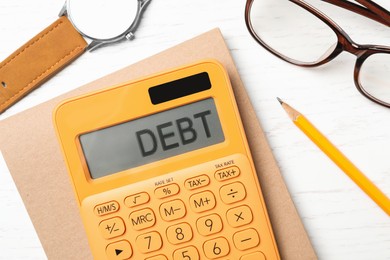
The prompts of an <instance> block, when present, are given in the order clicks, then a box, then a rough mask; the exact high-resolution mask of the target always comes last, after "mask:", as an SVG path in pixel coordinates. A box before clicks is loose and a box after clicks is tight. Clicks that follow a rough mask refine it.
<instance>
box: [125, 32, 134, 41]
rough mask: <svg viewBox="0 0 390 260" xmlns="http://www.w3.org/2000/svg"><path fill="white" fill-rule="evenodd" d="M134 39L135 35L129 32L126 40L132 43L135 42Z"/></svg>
mask: <svg viewBox="0 0 390 260" xmlns="http://www.w3.org/2000/svg"><path fill="white" fill-rule="evenodd" d="M134 38H135V35H134V33H132V32H129V33H128V34H126V39H127V40H129V41H131V40H133V39H134Z"/></svg>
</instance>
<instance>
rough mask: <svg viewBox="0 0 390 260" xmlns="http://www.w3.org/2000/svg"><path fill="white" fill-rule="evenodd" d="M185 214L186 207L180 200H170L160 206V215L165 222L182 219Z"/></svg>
mask: <svg viewBox="0 0 390 260" xmlns="http://www.w3.org/2000/svg"><path fill="white" fill-rule="evenodd" d="M185 214H186V207H185V206H184V203H183V201H181V200H172V201H169V202H166V203H163V204H161V206H160V215H161V218H162V219H163V220H165V221H172V220H176V219H179V218H182V217H184V216H185Z"/></svg>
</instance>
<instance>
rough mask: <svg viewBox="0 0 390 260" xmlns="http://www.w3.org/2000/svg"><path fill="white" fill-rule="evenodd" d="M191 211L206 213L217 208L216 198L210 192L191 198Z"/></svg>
mask: <svg viewBox="0 0 390 260" xmlns="http://www.w3.org/2000/svg"><path fill="white" fill-rule="evenodd" d="M190 206H191V209H192V210H193V211H195V212H198V213H199V212H204V211H207V210H210V209H213V208H214V207H215V197H214V194H213V193H211V192H210V191H205V192H201V193H198V194H195V195H192V196H191V197H190Z"/></svg>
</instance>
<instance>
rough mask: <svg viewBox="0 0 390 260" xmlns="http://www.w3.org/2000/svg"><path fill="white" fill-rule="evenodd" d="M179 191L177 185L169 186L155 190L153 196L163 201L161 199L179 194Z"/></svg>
mask: <svg viewBox="0 0 390 260" xmlns="http://www.w3.org/2000/svg"><path fill="white" fill-rule="evenodd" d="M179 191H180V188H179V186H178V185H177V184H170V185H167V186H164V187H160V188H157V189H155V191H154V195H155V196H156V197H157V198H159V199H163V198H167V197H170V196H173V195H176V194H178V193H179Z"/></svg>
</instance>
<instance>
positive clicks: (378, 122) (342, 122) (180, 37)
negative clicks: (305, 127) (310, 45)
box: [0, 0, 390, 260]
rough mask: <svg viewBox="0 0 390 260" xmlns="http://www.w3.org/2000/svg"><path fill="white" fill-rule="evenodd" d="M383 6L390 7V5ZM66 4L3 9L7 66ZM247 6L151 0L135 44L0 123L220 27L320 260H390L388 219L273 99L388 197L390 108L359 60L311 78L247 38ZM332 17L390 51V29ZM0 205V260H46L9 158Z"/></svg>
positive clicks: (82, 61) (72, 72)
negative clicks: (356, 75)
mask: <svg viewBox="0 0 390 260" xmlns="http://www.w3.org/2000/svg"><path fill="white" fill-rule="evenodd" d="M317 2H318V1H317ZM377 2H378V3H381V4H383V5H384V6H386V7H388V8H389V7H390V3H389V0H380V1H379V0H378V1H377ZM62 4H63V1H62V0H35V1H31V0H2V1H0V60H3V59H4V58H6V57H7V56H8V55H9V54H10V53H11V52H13V51H14V50H15V49H16V48H17V47H19V46H21V45H22V44H23V43H24V42H26V41H27V40H28V39H30V38H31V37H32V36H34V35H35V34H36V33H38V32H40V31H41V30H42V29H43V28H44V27H46V26H47V25H49V24H50V23H51V22H53V21H54V20H55V19H56V14H57V13H58V12H59V10H60V8H61V7H62ZM244 6H245V1H244V0H241V1H233V0H228V1H227V0H213V1H210V0H198V1H189V0H187V1H183V0H153V1H152V3H151V4H150V6H149V7H148V9H147V11H146V13H145V14H144V19H143V20H142V22H141V26H140V28H139V30H138V31H137V33H136V40H134V41H132V42H123V43H120V44H116V45H114V46H111V47H106V48H102V49H99V50H98V51H96V52H93V53H86V54H84V55H83V56H82V57H80V58H79V59H78V60H77V61H75V62H74V63H72V64H71V65H70V66H69V67H67V68H66V69H65V70H63V71H62V72H61V73H59V74H58V75H56V76H55V77H54V78H53V79H51V80H50V81H48V82H47V83H45V84H44V85H43V86H42V87H40V88H39V89H38V90H36V91H34V92H33V93H31V94H30V95H28V97H26V98H24V99H23V100H22V101H21V102H19V103H18V104H17V105H15V106H14V107H12V108H11V109H9V110H8V111H7V112H6V113H4V114H2V115H1V116H0V120H3V119H5V118H7V117H9V116H12V115H14V114H16V113H19V112H21V111H23V110H25V109H27V108H30V107H33V106H35V105H37V104H40V103H42V102H44V101H46V100H49V99H51V98H53V97H55V96H58V95H60V94H61V93H64V92H67V91H70V90H72V89H74V88H76V87H78V86H81V85H83V84H85V83H88V82H90V81H92V80H95V79H97V78H100V77H102V76H104V75H106V74H108V73H110V72H113V71H115V70H118V69H120V68H122V67H125V66H127V65H130V64H132V63H135V62H136V61H139V60H141V59H144V58H146V57H148V56H150V55H152V54H155V53H158V52H160V51H162V50H164V49H166V48H169V47H172V46H174V45H176V44H178V43H180V42H182V41H184V40H187V39H190V38H192V37H194V36H196V35H198V34H201V33H203V32H205V31H208V30H210V29H212V28H214V27H220V28H221V30H222V33H223V34H224V37H225V39H226V41H227V44H228V47H229V48H230V50H231V53H232V55H233V58H234V60H235V62H236V65H237V67H238V70H239V72H240V75H241V77H242V80H243V82H244V84H245V86H246V88H247V90H248V92H249V93H250V96H251V99H252V102H253V105H254V106H255V109H256V112H257V115H258V117H259V120H260V121H261V124H262V126H263V128H264V130H265V133H266V135H267V138H268V140H269V142H270V145H271V147H272V150H273V152H274V154H275V157H276V159H277V161H278V164H279V166H280V168H281V171H282V174H283V176H284V179H285V181H286V183H287V186H288V188H289V190H290V192H291V195H292V197H293V200H294V202H295V205H296V207H297V209H298V211H299V213H300V216H301V217H302V220H303V223H304V225H305V227H306V229H307V232H308V234H309V236H310V239H311V241H312V243H313V245H314V248H315V250H316V252H317V253H318V256H319V257H320V259H332V260H333V259H342V260H344V259H354V260H356V259H390V218H389V216H387V215H386V214H385V213H384V212H383V211H382V210H381V209H380V208H379V207H378V206H377V205H376V204H375V203H374V202H373V201H372V200H371V199H369V198H368V197H367V196H366V195H365V194H364V193H363V192H362V191H361V190H360V189H359V188H358V187H357V186H356V185H355V184H354V183H353V182H352V181H351V180H350V179H348V178H347V177H346V176H345V174H344V173H343V172H342V171H341V170H340V169H338V168H337V167H336V166H335V165H334V164H333V162H331V161H330V160H329V159H328V158H327V157H326V156H325V155H324V154H323V153H322V152H321V151H320V150H319V149H318V148H317V147H316V146H315V145H314V144H313V143H311V142H310V141H309V140H308V139H307V137H306V136H304V135H303V134H302V133H301V132H300V131H299V130H298V129H297V128H296V127H295V126H294V125H293V124H292V123H291V121H290V120H289V118H288V117H287V116H286V114H285V112H284V111H283V110H282V108H281V107H280V105H279V103H278V102H277V101H276V97H277V96H279V97H281V98H283V99H284V100H285V101H287V102H289V103H290V105H292V106H294V107H295V108H297V109H298V110H300V111H301V112H302V113H304V114H305V115H306V117H308V118H309V119H310V120H311V121H312V122H313V124H315V125H316V126H317V127H318V128H319V129H320V130H321V131H322V132H323V133H324V134H325V135H326V136H328V138H329V139H330V140H331V141H332V142H333V143H334V144H335V145H337V146H338V148H339V149H340V150H342V151H343V152H344V153H345V155H347V157H349V158H350V159H351V160H352V161H353V162H354V163H355V164H356V165H357V166H358V167H359V168H360V169H361V170H362V171H363V172H364V173H365V174H366V175H367V176H368V177H369V178H370V179H371V180H372V181H373V182H374V183H375V184H376V185H377V186H378V187H379V188H380V189H381V190H382V191H384V192H385V193H386V194H387V195H388V196H390V161H389V157H390V109H387V108H384V107H380V106H379V105H376V104H374V103H372V102H370V101H368V100H367V99H366V98H364V97H363V96H361V95H360V94H359V93H358V91H357V90H356V89H355V87H354V84H353V78H352V75H353V74H352V73H353V67H354V63H355V58H354V56H352V55H349V54H347V53H345V54H342V55H340V56H339V57H338V58H337V59H336V60H334V61H333V62H332V63H330V64H328V65H325V66H322V67H319V68H315V69H304V68H300V67H297V66H293V65H290V64H287V63H286V62H283V61H281V60H279V59H277V58H275V57H274V56H272V55H271V54H269V53H268V52H267V51H265V50H264V49H263V48H261V47H260V46H259V45H257V44H256V43H255V42H254V41H253V40H252V38H251V37H250V35H249V33H248V32H247V30H246V27H245V23H244ZM329 10H330V11H329V12H328V9H327V10H326V11H327V14H329V15H330V16H331V17H332V18H333V19H334V20H336V21H337V22H339V23H340V25H342V26H343V28H344V29H345V30H346V31H347V32H348V33H350V35H351V37H352V38H353V39H354V40H356V41H357V42H360V43H376V44H387V45H390V29H389V28H387V27H385V26H381V25H377V24H376V23H373V22H371V21H369V20H367V19H364V18H361V17H359V16H357V15H354V14H351V13H348V12H345V11H341V10H338V9H334V8H330V9H329ZM312 33H313V37H315V34H316V32H315V31H313V32H312ZM0 205H1V209H2V210H1V216H0V259H45V258H46V256H45V254H44V252H43V250H42V247H41V245H40V242H39V240H38V238H37V236H36V234H35V231H34V228H33V226H32V224H31V221H30V220H29V217H28V214H27V212H26V211H25V208H24V206H23V203H22V201H21V199H20V197H19V195H18V192H17V189H16V187H15V185H14V183H13V181H12V178H11V176H10V174H9V172H8V170H7V167H6V165H5V162H4V160H3V159H2V157H0ZM53 235H54V234H53Z"/></svg>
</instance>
